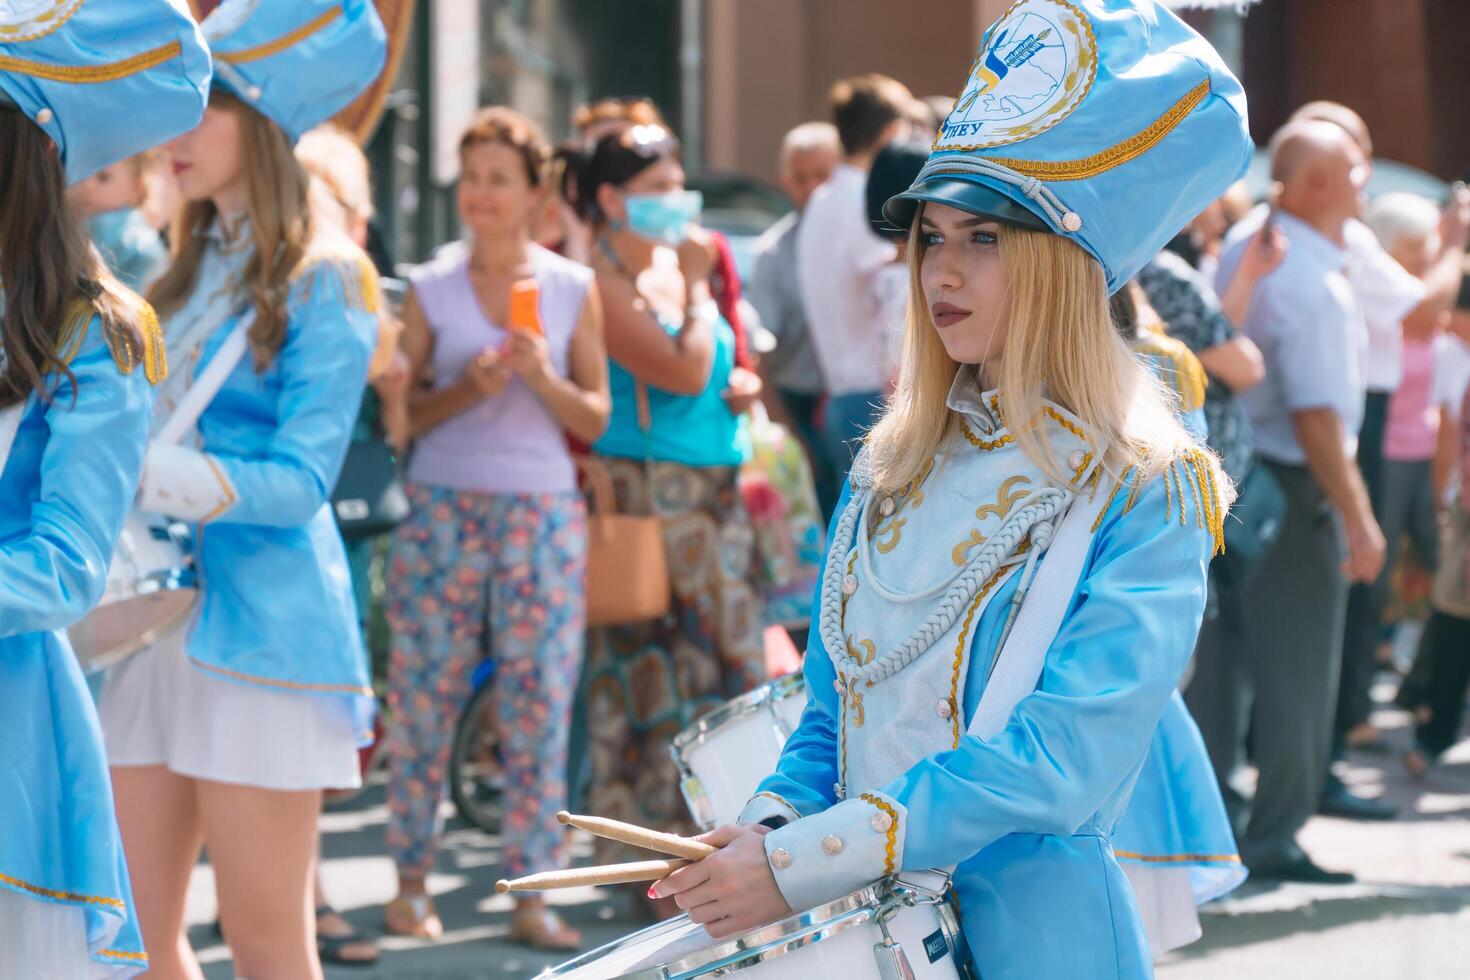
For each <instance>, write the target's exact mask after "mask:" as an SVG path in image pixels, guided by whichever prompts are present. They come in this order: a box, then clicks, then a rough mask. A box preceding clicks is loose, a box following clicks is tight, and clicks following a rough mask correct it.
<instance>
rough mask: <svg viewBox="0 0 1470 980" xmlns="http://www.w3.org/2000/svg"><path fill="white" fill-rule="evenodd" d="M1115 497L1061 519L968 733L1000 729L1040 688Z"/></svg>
mask: <svg viewBox="0 0 1470 980" xmlns="http://www.w3.org/2000/svg"><path fill="white" fill-rule="evenodd" d="M1109 497H1110V495H1109V494H1105V493H1098V494H1097V495H1096V497H1095V500H1096V503H1094V502H1093V501H1086V502H1084V501H1082V500H1080V499H1079V500H1077V501H1076V502H1074V503H1073V505H1072V507H1071V508H1070V509H1069V510H1068V511H1067V514H1066V516H1065V517H1063V518H1062V525H1061V527H1060V528H1059V529H1058V530H1057V535H1056V538H1055V539H1054V540H1053V541H1052V545H1051V547H1050V548H1049V549H1048V550H1047V552H1046V560H1045V561H1043V562H1042V563H1041V567H1040V568H1038V569H1037V570H1036V581H1034V582H1033V583H1031V588H1030V590H1029V591H1028V592H1027V594H1026V597H1025V599H1024V600H1023V601H1022V602H1021V610H1020V612H1019V613H1017V614H1016V622H1015V625H1014V627H1012V629H1011V634H1010V636H1009V637H1008V638H1007V639H1006V641H1005V645H1004V646H1002V647H1001V649H1000V653H998V654H997V655H996V665H995V669H994V671H993V672H992V673H991V675H990V680H989V681H988V682H987V683H986V685H985V690H984V692H982V693H981V695H980V704H979V705H978V706H976V708H975V716H974V717H973V718H971V719H970V725H969V734H971V735H976V736H978V737H980V738H982V739H985V738H990V737H991V736H993V735H996V734H998V733H999V732H1001V731H1002V730H1003V729H1004V728H1005V727H1006V724H1007V723H1008V722H1009V721H1010V718H1011V712H1013V711H1015V709H1016V705H1017V704H1018V703H1019V702H1020V700H1021V699H1022V698H1024V697H1025V696H1026V695H1028V694H1030V693H1031V692H1032V691H1034V690H1036V684H1037V681H1039V680H1040V679H1041V668H1042V665H1043V664H1044V663H1045V662H1046V654H1047V651H1048V650H1050V649H1051V645H1052V642H1053V641H1054V640H1056V638H1057V632H1058V631H1059V630H1060V629H1061V626H1062V619H1063V618H1064V617H1065V616H1066V614H1067V607H1068V606H1069V605H1070V604H1071V602H1072V596H1073V595H1074V594H1075V593H1076V591H1077V583H1078V582H1079V581H1080V580H1081V578H1082V566H1083V564H1084V563H1085V562H1086V560H1087V551H1088V548H1089V546H1090V545H1091V544H1092V537H1093V531H1092V527H1093V525H1094V524H1095V523H1096V522H1097V517H1098V514H1100V513H1101V512H1102V511H1103V510H1104V509H1105V508H1106V507H1107V505H1108V499H1109Z"/></svg>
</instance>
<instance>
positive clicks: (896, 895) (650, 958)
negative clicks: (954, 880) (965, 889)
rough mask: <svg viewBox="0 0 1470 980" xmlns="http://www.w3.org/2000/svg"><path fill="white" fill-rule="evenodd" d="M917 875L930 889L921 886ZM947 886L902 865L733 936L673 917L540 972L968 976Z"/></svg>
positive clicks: (667, 979) (868, 979)
mask: <svg viewBox="0 0 1470 980" xmlns="http://www.w3.org/2000/svg"><path fill="white" fill-rule="evenodd" d="M908 879H913V880H912V881H911V880H908ZM920 879H923V880H927V881H933V882H934V883H936V885H937V887H934V888H929V887H925V886H924V885H922V884H919V883H918V882H919V880H920ZM946 885H947V880H946V879H945V878H944V876H942V875H938V874H921V875H909V874H908V873H905V875H904V876H903V878H902V879H900V878H888V879H885V880H884V881H881V882H878V883H877V884H874V885H870V886H869V887H867V888H864V889H862V890H861V891H858V892H854V893H853V894H851V895H849V896H847V897H846V898H843V899H839V900H838V901H835V902H832V903H830V904H828V905H823V906H821V907H820V908H816V909H813V910H812V911H810V912H807V913H805V914H803V915H797V916H793V917H791V918H789V919H786V920H784V921H782V922H777V923H775V924H773V925H769V926H763V927H762V928H760V929H756V930H755V931H753V932H749V933H746V934H745V935H743V936H740V937H738V938H731V939H711V938H710V936H709V933H707V932H705V930H704V926H700V925H695V924H694V923H691V922H690V921H689V917H688V916H686V915H681V916H679V917H678V918H676V919H670V920H669V921H668V922H664V923H661V924H659V925H656V926H653V927H651V928H648V929H644V930H643V931H642V932H637V933H634V934H633V935H631V936H628V937H626V938H624V939H620V940H618V941H617V942H613V943H609V944H608V945H606V946H604V947H602V948H601V949H598V950H594V951H592V952H590V953H587V954H586V955H583V956H579V957H577V958H576V959H574V960H572V961H570V962H568V963H564V964H562V965H561V966H558V967H555V968H553V969H550V970H547V971H546V972H544V973H542V974H541V978H542V980H550V978H557V980H612V978H614V977H621V978H630V980H695V978H698V977H726V976H737V977H738V978H739V980H812V978H814V977H841V978H843V980H902V978H910V980H973V977H974V973H973V971H972V968H971V965H970V956H969V952H968V947H967V946H966V945H965V941H964V937H963V935H962V934H961V933H960V930H959V925H958V921H957V920H956V918H955V915H954V912H953V910H952V909H951V908H950V905H949V903H948V899H947V888H946ZM905 967H907V969H905Z"/></svg>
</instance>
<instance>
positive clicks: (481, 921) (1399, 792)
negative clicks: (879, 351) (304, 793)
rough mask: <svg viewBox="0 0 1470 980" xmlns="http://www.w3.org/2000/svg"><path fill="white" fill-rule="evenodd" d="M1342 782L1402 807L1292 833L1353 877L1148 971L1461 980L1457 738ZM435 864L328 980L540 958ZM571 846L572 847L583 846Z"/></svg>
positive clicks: (371, 903) (355, 910) (207, 878)
mask: <svg viewBox="0 0 1470 980" xmlns="http://www.w3.org/2000/svg"><path fill="white" fill-rule="evenodd" d="M1379 720H1380V722H1382V723H1385V724H1387V725H1390V726H1392V730H1391V733H1390V735H1391V738H1392V739H1393V740H1394V744H1395V746H1399V745H1406V744H1407V738H1408V732H1407V729H1406V728H1405V727H1404V726H1405V723H1406V720H1407V719H1406V718H1405V717H1404V716H1403V715H1401V714H1398V713H1395V712H1389V711H1384V712H1380V713H1379ZM1348 777H1349V780H1350V781H1351V782H1352V783H1353V784H1354V785H1355V786H1357V787H1358V788H1360V789H1362V790H1364V791H1365V792H1374V793H1378V792H1382V793H1386V794H1388V795H1389V797H1390V798H1392V799H1394V800H1397V801H1399V802H1401V803H1402V804H1403V806H1404V808H1405V813H1406V817H1405V818H1404V819H1403V820H1401V821H1399V822H1397V823H1392V824H1376V825H1375V824H1358V823H1350V822H1346V821H1341V820H1328V819H1321V818H1319V819H1317V820H1315V821H1314V822H1313V823H1312V824H1311V826H1310V827H1309V828H1308V831H1307V839H1306V843H1307V845H1308V846H1309V848H1310V849H1311V851H1312V853H1313V854H1314V855H1316V856H1317V857H1318V858H1319V859H1320V860H1321V861H1322V863H1323V864H1325V865H1327V866H1329V867H1346V868H1352V869H1353V870H1354V871H1356V872H1357V873H1358V874H1359V876H1360V877H1361V879H1362V882H1361V883H1360V884H1358V885H1355V886H1351V887H1346V888H1324V887H1307V886H1286V887H1281V888H1276V889H1265V888H1262V887H1258V886H1255V885H1252V884H1249V883H1248V884H1247V885H1246V886H1245V887H1244V888H1243V889H1242V890H1241V892H1239V893H1238V894H1237V896H1236V897H1233V898H1232V899H1230V900H1229V901H1226V902H1224V903H1221V904H1220V905H1219V906H1218V907H1213V908H1211V909H1209V910H1208V912H1209V914H1208V916H1207V918H1206V919H1205V938H1204V939H1203V940H1202V941H1201V942H1199V943H1197V944H1195V945H1194V946H1191V947H1189V948H1188V949H1186V950H1183V951H1181V952H1180V953H1179V954H1176V955H1175V956H1174V957H1172V958H1171V959H1170V960H1169V962H1168V963H1166V964H1163V965H1162V966H1161V967H1160V969H1159V977H1160V980H1237V978H1243V977H1250V978H1258V977H1265V978H1277V977H1280V978H1284V980H1317V978H1332V980H1360V978H1361V980H1369V978H1372V980H1441V978H1443V980H1460V978H1465V977H1470V744H1467V745H1464V746H1461V748H1460V750H1459V751H1458V752H1457V754H1456V755H1454V756H1452V757H1451V759H1450V760H1449V762H1448V764H1447V765H1445V766H1443V767H1441V768H1440V769H1439V770H1437V771H1436V772H1434V773H1433V774H1431V776H1430V777H1429V778H1428V779H1427V780H1426V781H1425V782H1424V783H1422V784H1414V783H1412V782H1411V781H1410V780H1409V779H1407V777H1406V776H1404V774H1403V772H1402V769H1401V768H1400V767H1399V765H1398V762H1397V759H1396V757H1395V756H1392V755H1389V756H1383V755H1360V756H1358V757H1357V758H1355V759H1354V760H1353V763H1352V765H1351V767H1350V769H1349V771H1348ZM385 817H386V812H385V810H384V807H383V794H382V788H381V787H374V788H373V789H372V790H371V791H370V792H369V793H368V794H365V797H364V798H363V799H361V800H359V801H358V802H357V803H355V804H354V805H352V806H351V807H350V808H348V809H346V810H344V811H339V812H334V813H331V814H329V815H328V816H327V817H326V818H325V820H324V827H325V830H326V843H325V848H326V876H327V889H328V891H329V893H330V895H331V897H332V899H333V900H334V901H335V902H336V903H337V905H338V906H339V907H340V908H342V909H343V910H344V911H345V912H346V914H347V915H348V917H349V918H350V919H351V920H352V921H353V922H354V923H356V924H357V925H358V927H359V928H363V929H369V930H376V929H377V928H379V926H380V925H381V906H382V904H383V903H384V902H386V901H387V900H388V899H389V898H390V897H391V896H392V883H393V879H392V870H391V866H390V864H389V862H388V860H387V859H386V858H385V857H383V856H382V830H383V821H384V819H385ZM445 845H446V851H447V854H446V860H445V861H444V865H443V866H444V867H446V868H452V869H453V870H452V871H451V872H449V873H446V874H443V875H440V876H438V877H436V878H434V879H433V880H432V882H431V886H432V888H433V890H434V891H435V893H436V895H437V901H438V904H439V910H440V913H441V914H442V916H443V918H444V922H445V926H446V928H447V929H448V936H447V937H446V939H445V941H444V942H442V943H440V944H437V945H433V946H429V945H426V944H423V943H418V942H414V941H410V940H396V939H385V940H384V941H383V946H384V955H383V958H382V961H381V963H380V965H379V966H378V967H377V968H375V969H372V970H365V969H361V968H341V967H339V968H336V969H328V971H327V976H328V977H330V978H332V980H346V978H354V977H355V978H362V980H370V978H379V977H393V978H402V980H507V978H516V980H520V978H525V977H529V976H533V975H534V974H535V973H537V972H538V971H539V970H541V969H542V968H543V967H544V966H547V965H549V964H550V963H552V962H553V961H554V960H555V959H556V958H555V957H545V956H538V955H535V954H532V953H529V952H527V951H524V950H521V949H519V948H517V947H514V946H510V945H507V944H506V943H505V942H504V941H503V939H502V937H503V936H504V934H505V929H506V920H507V913H508V911H509V908H510V903H509V901H508V900H507V899H505V898H503V897H500V896H496V895H495V893H494V887H493V886H494V882H495V879H496V878H497V877H499V868H498V848H497V844H496V841H495V840H493V839H492V838H490V837H487V836H485V835H484V834H481V833H479V832H477V831H473V830H467V829H464V828H463V827H462V826H458V825H456V824H455V823H453V822H451V824H450V831H449V833H448V836H447V839H446V841H445ZM578 850H579V851H580V852H582V853H584V854H585V853H586V850H587V846H586V842H585V841H582V842H579V845H578ZM556 899H557V901H558V902H559V903H560V904H561V905H562V906H563V909H564V911H565V913H566V914H567V916H568V918H569V919H571V920H572V921H573V922H574V923H575V924H576V925H577V926H578V927H580V928H581V929H582V930H583V931H584V933H585V935H586V937H587V939H588V940H589V942H590V943H592V944H597V943H601V942H605V941H608V940H611V939H614V938H617V937H618V936H621V935H623V934H625V933H627V932H630V931H632V929H633V928H635V925H634V924H633V923H632V922H631V921H630V920H629V918H628V910H627V907H626V906H625V905H624V903H623V902H622V901H621V900H620V898H619V897H618V896H614V895H611V894H609V893H608V892H606V891H604V890H595V889H584V890H578V891H574V892H567V893H562V894H560V895H558V896H556ZM213 916H214V898H213V887H212V882H211V875H210V871H209V869H208V867H207V866H206V865H201V866H200V867H199V868H198V870H197V871H196V874H195V881H194V888H193V889H192V891H191V894H190V909H189V922H190V926H191V930H190V938H191V939H192V940H193V942H194V944H195V947H196V948H197V949H199V950H201V953H202V958H203V959H204V960H205V962H206V975H207V976H208V977H209V978H210V980H230V978H231V977H232V975H233V974H232V972H231V970H230V967H229V963H228V952H227V951H226V949H225V948H224V946H223V944H222V943H220V941H219V940H218V938H217V937H216V936H214V934H213V933H212V932H211V931H210V928H209V926H208V923H209V922H210V921H211V920H212V919H213Z"/></svg>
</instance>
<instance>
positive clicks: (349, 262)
mask: <svg viewBox="0 0 1470 980" xmlns="http://www.w3.org/2000/svg"><path fill="white" fill-rule="evenodd" d="M318 277H326V278H327V280H328V281H330V282H331V283H332V284H333V285H334V286H335V287H336V288H337V289H338V290H340V292H341V295H342V297H343V299H344V300H345V302H346V303H347V306H348V307H349V308H351V309H354V310H362V311H363V312H365V313H377V312H378V309H379V308H380V307H381V305H382V294H381V292H380V290H379V288H378V270H377V269H375V268H373V263H372V260H370V259H369V258H368V257H367V255H365V254H364V253H363V251H362V250H361V249H359V248H357V247H356V246H355V245H353V244H351V243H350V242H345V240H344V242H343V243H341V244H337V243H333V244H331V245H327V246H325V247H320V246H317V247H313V249H312V251H311V252H309V253H308V254H307V256H306V258H305V259H304V260H303V261H302V263H301V265H300V266H299V267H298V268H297V270H296V274H295V275H294V276H292V277H291V278H292V281H293V283H294V284H297V285H298V286H299V287H300V288H301V289H302V290H303V292H302V293H301V297H302V299H304V300H306V301H307V302H310V300H311V292H312V290H313V289H315V288H316V281H317V279H318Z"/></svg>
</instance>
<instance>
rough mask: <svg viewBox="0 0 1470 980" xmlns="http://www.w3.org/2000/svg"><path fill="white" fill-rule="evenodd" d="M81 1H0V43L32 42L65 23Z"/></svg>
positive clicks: (79, 5)
mask: <svg viewBox="0 0 1470 980" xmlns="http://www.w3.org/2000/svg"><path fill="white" fill-rule="evenodd" d="M82 3H83V0H0V44H4V43H6V42H10V41H34V40H35V39H36V38H38V37H45V36H46V35H47V34H50V33H51V32H52V31H54V30H56V29H57V28H58V27H60V26H61V25H62V24H65V23H66V22H67V21H68V20H69V19H71V15H72V14H74V13H76V12H77V9H78V8H79V7H81V5H82Z"/></svg>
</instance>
